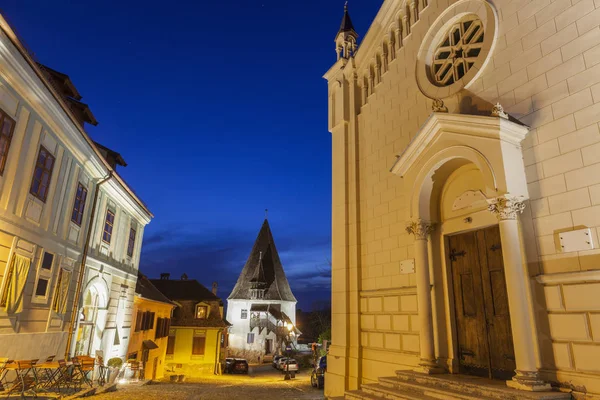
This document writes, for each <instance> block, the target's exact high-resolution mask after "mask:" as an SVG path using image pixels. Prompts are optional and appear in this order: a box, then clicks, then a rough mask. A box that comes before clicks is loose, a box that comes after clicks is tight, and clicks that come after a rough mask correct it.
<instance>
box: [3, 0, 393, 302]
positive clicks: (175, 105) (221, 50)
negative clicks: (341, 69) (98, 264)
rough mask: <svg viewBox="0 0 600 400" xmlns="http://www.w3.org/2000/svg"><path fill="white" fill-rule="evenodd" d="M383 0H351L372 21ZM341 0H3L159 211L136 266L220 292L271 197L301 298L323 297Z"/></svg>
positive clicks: (281, 246)
mask: <svg viewBox="0 0 600 400" xmlns="http://www.w3.org/2000/svg"><path fill="white" fill-rule="evenodd" d="M381 3H382V0H376V1H374V0H353V1H351V2H350V5H349V7H350V14H351V16H352V19H353V22H354V25H355V27H356V29H357V31H358V33H359V34H361V35H364V34H365V33H366V30H367V29H368V26H369V24H370V22H371V21H372V19H373V17H374V16H375V14H376V12H377V10H378V9H379V6H380V5H381ZM343 4H344V1H343V0H303V1H289V0H217V1H207V0H200V1H191V0H185V1H177V0H175V1H170V2H165V1H160V2H159V1H154V2H153V1H142V0H119V1H115V0H85V1H67V0H53V1H44V0H2V1H1V3H0V8H1V9H2V12H3V14H4V15H5V17H6V18H7V19H8V21H9V22H10V23H11V24H12V25H13V27H14V28H15V29H16V30H17V32H18V33H19V34H20V36H21V37H22V38H23V39H24V41H25V42H26V44H27V45H28V46H29V47H30V49H31V50H32V51H33V52H34V54H35V55H36V57H37V59H38V60H39V61H40V62H42V63H44V64H47V65H48V66H50V67H52V68H54V69H56V70H59V71H61V72H64V73H66V74H68V75H69V76H70V77H71V79H72V80H73V82H74V83H75V85H76V86H77V88H78V89H79V92H80V93H81V94H82V96H83V99H82V101H83V102H85V103H87V104H89V105H90V108H91V109H92V112H93V113H94V114H95V116H96V118H97V119H98V121H99V123H100V124H99V125H98V126H97V127H88V128H87V129H88V132H89V133H90V135H91V136H92V137H93V138H94V139H95V140H97V141H99V142H100V143H102V144H104V145H105V146H108V147H110V148H112V149H114V150H116V151H119V152H120V153H121V154H122V155H123V157H124V158H125V160H126V161H127V163H128V164H129V166H128V167H126V168H122V169H121V170H120V171H119V172H120V174H121V175H122V176H123V177H124V178H125V179H126V180H127V181H128V182H129V183H130V185H131V186H132V187H133V188H134V190H135V191H136V192H137V193H138V194H139V195H140V197H141V198H142V199H143V200H144V201H145V202H146V203H147V204H148V206H149V208H150V210H151V211H152V212H153V213H154V214H155V219H154V220H153V221H152V222H151V223H150V225H149V226H148V227H147V229H146V232H145V237H144V246H143V247H144V248H143V252H142V261H141V264H140V268H141V270H142V271H143V272H144V273H146V274H147V275H149V276H150V277H158V275H159V273H160V272H167V271H168V272H171V274H172V276H175V277H179V276H180V275H181V274H182V273H183V272H186V273H187V274H188V275H189V276H190V278H196V279H198V280H199V281H200V282H202V283H203V284H205V285H206V286H208V287H210V285H211V283H212V281H213V280H216V281H218V282H219V287H220V289H219V295H220V296H221V297H223V298H226V297H227V295H228V294H229V292H230V291H231V289H232V287H233V284H234V283H235V281H236V279H237V277H238V274H239V272H240V271H241V268H242V267H243V264H244V262H245V260H246V258H247V257H248V254H249V252H250V249H251V247H252V243H253V241H254V239H255V237H256V235H257V233H258V230H259V228H260V226H261V224H262V221H263V218H264V209H265V208H268V209H269V222H270V224H271V228H272V230H273V234H274V236H275V243H276V245H277V247H278V250H279V254H280V257H281V259H282V262H283V265H284V268H285V270H286V273H287V276H288V279H289V281H290V284H291V286H292V290H293V291H294V293H295V294H296V297H298V299H299V307H301V308H304V309H307V308H310V307H311V306H312V303H313V301H314V300H322V299H329V289H330V279H329V274H328V266H327V260H328V259H329V258H330V244H331V206H330V204H331V173H330V170H331V139H330V134H329V133H328V132H327V85H326V82H325V80H323V79H322V76H323V74H324V73H325V72H326V71H327V70H328V69H329V67H330V66H331V65H332V64H333V62H334V61H335V52H334V43H333V40H334V37H335V34H336V33H337V29H338V27H339V23H340V21H341V18H342V15H343Z"/></svg>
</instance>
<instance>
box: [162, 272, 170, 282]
mask: <svg viewBox="0 0 600 400" xmlns="http://www.w3.org/2000/svg"><path fill="white" fill-rule="evenodd" d="M170 276H171V274H169V273H168V272H164V273H162V274H160V280H161V281H168V280H169V277H170Z"/></svg>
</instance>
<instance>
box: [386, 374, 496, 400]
mask: <svg viewBox="0 0 600 400" xmlns="http://www.w3.org/2000/svg"><path fill="white" fill-rule="evenodd" d="M379 383H380V384H381V385H383V386H386V387H388V388H391V389H395V390H398V391H400V392H408V393H416V394H419V395H423V396H428V398H433V399H444V400H445V399H456V400H491V399H493V398H492V397H488V396H485V395H484V394H483V393H480V394H476V395H474V394H472V393H468V392H467V393H465V392H463V391H461V390H459V389H457V388H440V387H438V386H435V385H421V384H418V383H414V382H406V381H400V380H399V379H398V378H394V377H391V378H379Z"/></svg>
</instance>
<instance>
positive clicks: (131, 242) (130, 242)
mask: <svg viewBox="0 0 600 400" xmlns="http://www.w3.org/2000/svg"><path fill="white" fill-rule="evenodd" d="M132 233H133V237H132V236H131V234H132ZM136 238H137V230H136V229H135V227H134V226H130V227H129V237H128V238H127V257H129V258H131V257H133V253H134V251H135V239H136Z"/></svg>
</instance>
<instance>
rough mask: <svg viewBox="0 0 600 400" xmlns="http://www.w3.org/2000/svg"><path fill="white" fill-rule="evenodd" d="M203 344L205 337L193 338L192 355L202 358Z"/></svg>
mask: <svg viewBox="0 0 600 400" xmlns="http://www.w3.org/2000/svg"><path fill="white" fill-rule="evenodd" d="M205 344H206V336H194V342H193V343H192V355H194V356H203V355H204V346H205Z"/></svg>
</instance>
